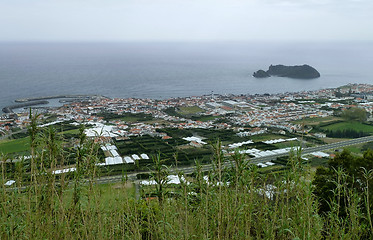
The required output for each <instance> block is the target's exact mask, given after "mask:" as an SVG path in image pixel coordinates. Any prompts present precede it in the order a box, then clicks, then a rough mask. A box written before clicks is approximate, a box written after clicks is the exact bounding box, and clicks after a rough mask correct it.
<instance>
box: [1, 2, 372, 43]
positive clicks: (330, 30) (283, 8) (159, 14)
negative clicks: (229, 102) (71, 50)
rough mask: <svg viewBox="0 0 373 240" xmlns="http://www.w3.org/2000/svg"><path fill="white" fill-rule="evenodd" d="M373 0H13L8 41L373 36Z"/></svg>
mask: <svg viewBox="0 0 373 240" xmlns="http://www.w3.org/2000/svg"><path fill="white" fill-rule="evenodd" d="M371 12H373V2H372V1H369V0H344V1H337V0H297V1H295V0H250V1H244V0H199V1H195V0H191V1H183V0H152V1H150V0H126V1H120V0H105V1H104V0H90V1H86V0H64V1H57V0H34V1H27V0H12V1H2V2H0V30H1V32H2V34H1V36H0V41H1V42H14V41H16V42H50V41H51V42H91V41H93V42H123V41H130V42H133V41H136V42H137V41H138V42H144V41H145V42H164V41H166V42H168V41H171V42H179V41H183V42H184V41H187V42H189V41H192V42H193V41H204V42H206V41H207V42H208V41H267V40H268V41H285V42H289V41H296V42H297V41H312V42H313V41H317V42H323V41H327V42H333V41H342V42H345V41H347V42H351V41H353V42H355V41H356V42H360V41H368V42H371V41H373V32H372V31H369V30H368V29H370V28H371V26H372V25H373V18H372V17H371Z"/></svg>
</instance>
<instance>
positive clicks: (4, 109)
mask: <svg viewBox="0 0 373 240" xmlns="http://www.w3.org/2000/svg"><path fill="white" fill-rule="evenodd" d="M48 103H49V102H48V101H46V100H39V101H32V102H24V103H20V104H15V105H11V106H7V107H4V108H3V109H2V110H3V112H4V113H12V112H13V109H16V108H24V107H30V106H34V105H41V104H48Z"/></svg>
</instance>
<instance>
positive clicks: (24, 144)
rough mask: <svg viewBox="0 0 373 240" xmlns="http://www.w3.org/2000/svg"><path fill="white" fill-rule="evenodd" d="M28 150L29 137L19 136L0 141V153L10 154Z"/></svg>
mask: <svg viewBox="0 0 373 240" xmlns="http://www.w3.org/2000/svg"><path fill="white" fill-rule="evenodd" d="M29 150H30V138H29V137H26V138H20V139H14V140H3V141H0V153H3V154H12V153H19V152H28V151H29Z"/></svg>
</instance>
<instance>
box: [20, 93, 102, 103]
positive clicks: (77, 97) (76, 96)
mask: <svg viewBox="0 0 373 240" xmlns="http://www.w3.org/2000/svg"><path fill="white" fill-rule="evenodd" d="M95 97H101V96H100V95H55V96H45V97H36V98H19V99H16V100H15V102H18V103H25V102H31V101H39V100H48V99H57V98H75V99H91V98H95Z"/></svg>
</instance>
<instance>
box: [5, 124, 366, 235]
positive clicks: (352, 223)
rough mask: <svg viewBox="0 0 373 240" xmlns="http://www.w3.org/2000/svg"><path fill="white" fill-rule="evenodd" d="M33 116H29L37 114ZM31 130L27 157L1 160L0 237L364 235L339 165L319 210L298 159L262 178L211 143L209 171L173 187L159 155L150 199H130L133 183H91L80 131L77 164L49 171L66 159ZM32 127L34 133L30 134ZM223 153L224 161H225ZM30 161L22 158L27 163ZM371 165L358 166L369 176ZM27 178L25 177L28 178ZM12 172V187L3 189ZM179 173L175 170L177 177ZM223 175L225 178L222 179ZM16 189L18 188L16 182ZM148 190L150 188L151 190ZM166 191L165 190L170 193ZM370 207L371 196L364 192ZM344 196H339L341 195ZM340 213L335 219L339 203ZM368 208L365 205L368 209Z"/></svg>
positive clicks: (48, 136) (91, 162)
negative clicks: (325, 210)
mask: <svg viewBox="0 0 373 240" xmlns="http://www.w3.org/2000/svg"><path fill="white" fill-rule="evenodd" d="M35 120H36V119H35ZM31 131H35V137H32V138H31V139H32V141H35V142H32V143H31V146H32V148H33V149H32V153H33V154H32V158H31V160H24V161H23V162H21V163H17V166H16V167H15V172H14V171H13V172H10V171H8V170H9V169H7V167H8V166H9V164H6V163H5V160H6V156H3V157H2V161H1V178H0V185H1V186H0V190H1V191H0V201H1V202H0V204H1V205H0V239H323V238H324V239H362V238H369V237H372V235H371V232H370V231H371V230H372V224H371V222H372V221H371V219H370V217H369V218H368V222H369V224H370V225H368V226H366V225H362V224H360V221H361V219H362V218H364V217H366V216H370V215H369V214H367V213H366V211H370V209H369V208H365V210H362V208H360V205H359V204H360V202H361V201H360V200H359V196H361V195H357V194H356V193H354V192H353V191H350V190H349V189H348V188H347V187H346V186H345V185H344V177H345V176H344V175H343V172H342V171H340V172H339V173H338V174H339V178H338V179H339V180H338V182H337V183H336V185H337V188H336V190H335V194H336V195H339V196H341V198H337V199H338V200H331V201H330V202H329V204H330V206H331V209H332V210H331V211H330V212H329V214H327V215H319V214H318V201H317V199H316V197H315V195H314V194H313V186H312V184H311V182H310V181H309V180H307V179H309V176H308V173H307V171H306V170H305V169H303V168H301V166H300V162H299V161H298V158H297V157H296V156H295V157H293V158H292V160H291V164H290V166H291V167H290V169H289V170H288V171H286V172H284V173H283V174H281V175H279V174H277V175H266V176H263V175H262V174H260V172H259V171H258V168H257V167H256V166H255V165H250V164H248V162H247V161H245V160H244V156H242V155H240V154H238V153H236V154H234V155H233V156H232V157H231V158H229V159H226V158H225V156H224V155H223V154H222V152H221V145H220V143H219V142H218V143H217V144H216V145H215V159H214V166H215V167H214V170H213V171H211V172H210V173H208V181H205V179H204V178H203V177H204V175H205V174H206V173H203V172H202V171H201V166H200V165H199V164H198V163H196V164H197V167H196V172H195V174H194V177H190V176H184V174H183V173H179V176H180V177H181V176H183V177H184V178H185V181H182V182H181V184H180V185H178V186H170V185H168V184H167V180H166V177H165V176H167V174H168V171H167V168H165V167H164V166H163V165H162V160H161V159H160V157H159V156H158V157H157V158H156V159H155V162H156V164H155V165H156V166H155V170H154V172H153V174H152V176H153V178H154V179H156V182H157V184H156V186H155V187H154V190H155V192H156V193H157V196H158V198H157V199H153V200H151V199H150V200H149V199H145V198H140V199H137V198H135V196H134V195H135V194H133V189H132V188H131V184H128V183H126V182H125V181H123V182H122V183H118V184H115V185H110V184H108V185H99V184H96V183H95V179H96V177H97V174H98V173H97V169H96V167H95V163H96V162H97V146H96V145H95V144H94V142H92V141H90V140H89V139H87V138H86V137H85V135H84V129H83V128H82V129H81V130H80V138H79V140H78V143H77V146H76V148H75V158H76V169H77V170H76V172H75V173H74V175H72V176H71V174H70V177H68V174H62V175H61V176H56V175H54V174H51V173H52V171H53V170H54V169H56V168H57V167H60V166H63V164H64V152H63V148H62V147H61V144H62V143H61V141H60V140H59V139H58V137H57V135H56V134H55V132H54V131H53V129H48V130H46V131H45V132H39V130H38V129H36V128H35V129H31ZM31 134H33V133H31ZM224 161H231V163H232V168H231V169H225V168H223V166H224V165H223V162H224ZM28 164H29V165H30V166H28ZM371 175H372V174H371V172H366V177H367V183H368V182H369V178H371V177H372V176H371ZM27 176H31V177H30V178H28V177H27ZM10 178H12V179H13V178H15V179H16V180H17V187H14V188H9V187H5V186H4V183H5V182H6V181H7V180H9V179H10ZM182 179H183V178H182ZM228 182H229V183H228ZM21 187H22V188H21ZM148 190H151V187H150V189H148ZM167 190H170V191H173V192H174V193H176V194H174V195H172V196H173V197H167V196H168V195H167V194H166V193H167V192H168V191H167ZM362 196H364V197H365V198H364V201H365V202H366V203H367V206H369V201H371V199H369V195H368V192H367V193H366V194H364V193H363V195H362ZM342 199H345V201H342ZM342 204H344V205H345V207H344V209H345V214H344V217H343V218H341V215H340V207H341V205H342ZM368 213H369V212H368Z"/></svg>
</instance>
